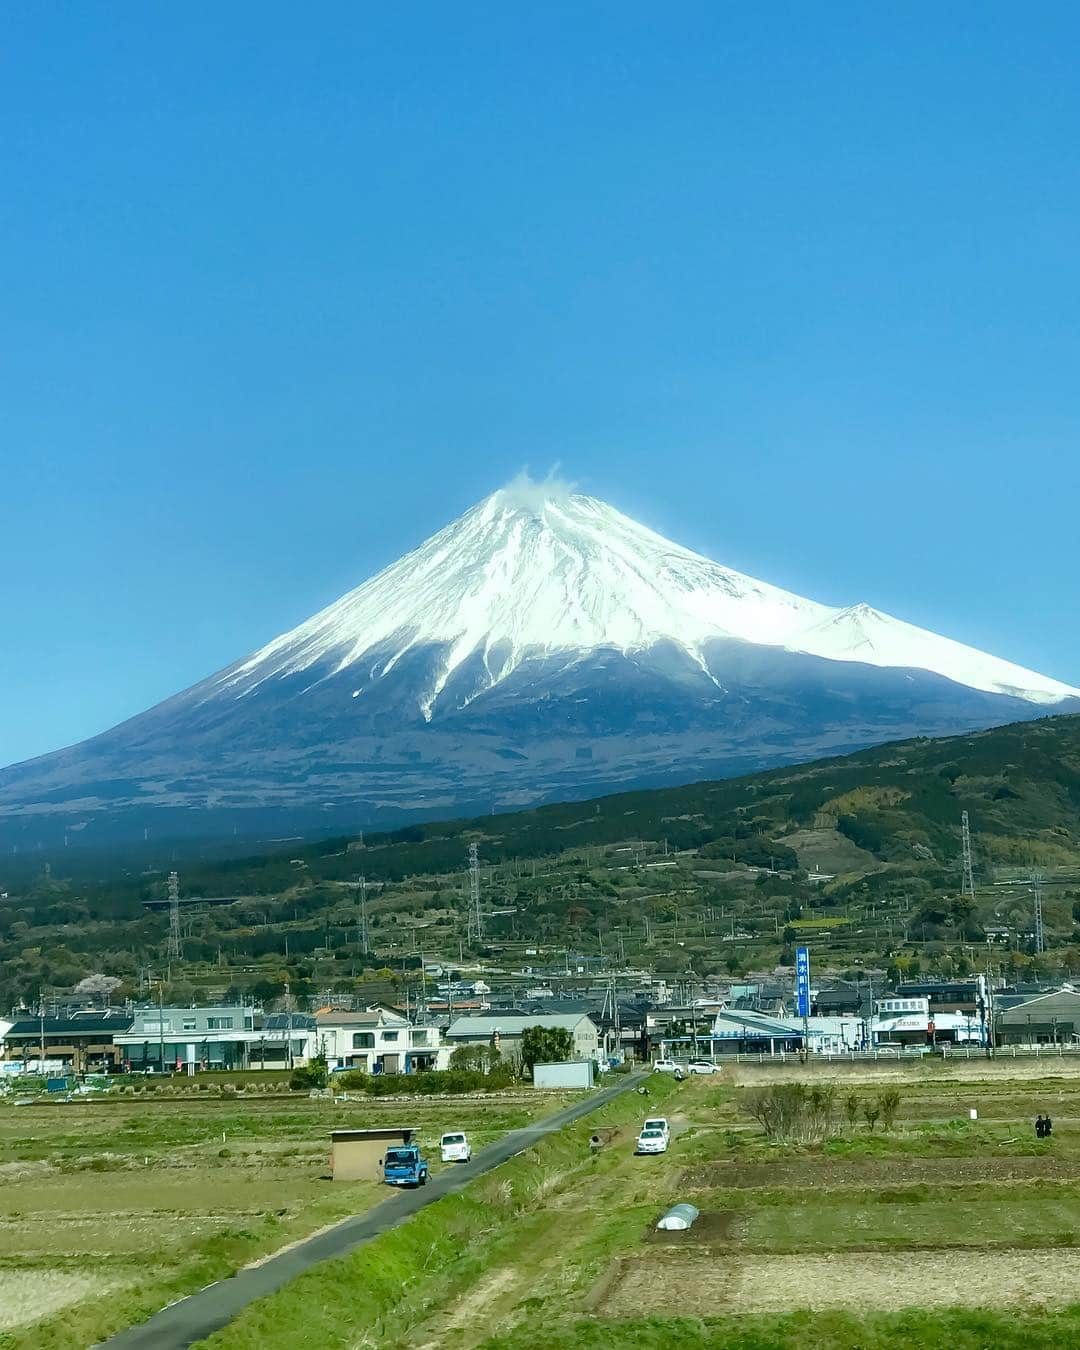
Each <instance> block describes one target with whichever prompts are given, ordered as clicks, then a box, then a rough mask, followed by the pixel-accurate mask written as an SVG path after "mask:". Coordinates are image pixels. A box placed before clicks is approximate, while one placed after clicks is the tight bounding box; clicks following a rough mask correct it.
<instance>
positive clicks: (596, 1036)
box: [445, 1013, 600, 1059]
mask: <svg viewBox="0 0 1080 1350" xmlns="http://www.w3.org/2000/svg"><path fill="white" fill-rule="evenodd" d="M528 1027H545V1028H552V1027H561V1028H563V1029H564V1030H566V1031H569V1033H570V1035H571V1036H572V1038H573V1041H574V1048H573V1051H572V1052H571V1057H572V1058H573V1059H596V1057H597V1056H598V1055H599V1053H600V1032H599V1030H598V1029H597V1026H596V1023H595V1022H594V1021H593V1020H592V1018H591V1017H589V1016H588V1014H587V1013H531V1014H529V1015H527V1016H524V1017H522V1016H515V1015H508V1016H502V1015H499V1014H492V1015H491V1016H486V1017H455V1018H454V1020H453V1021H452V1022H451V1023H450V1026H449V1028H448V1029H447V1032H446V1037H445V1039H446V1041H447V1043H448V1044H449V1045H451V1046H458V1045H497V1046H498V1048H499V1050H500V1051H501V1052H502V1053H503V1055H505V1056H507V1057H509V1058H515V1057H517V1056H519V1055H520V1053H521V1038H522V1036H524V1034H525V1031H526V1029H527V1028H528Z"/></svg>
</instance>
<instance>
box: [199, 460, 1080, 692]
mask: <svg viewBox="0 0 1080 1350" xmlns="http://www.w3.org/2000/svg"><path fill="white" fill-rule="evenodd" d="M731 639H736V640H738V641H741V642H746V643H753V644H758V645H764V646H772V647H782V648H786V649H787V650H788V651H792V652H803V653H807V654H810V655H815V656H821V657H826V658H828V659H830V660H834V661H855V662H864V663H866V664H868V665H874V666H890V667H910V668H915V669H920V670H926V671H932V672H934V673H936V674H939V675H944V676H946V677H947V678H948V679H951V680H955V681H956V682H958V683H960V684H963V685H967V686H968V687H970V688H972V689H979V690H985V691H988V692H993V693H1007V694H1010V695H1012V696H1013V697H1017V698H1021V699H1025V700H1028V701H1030V702H1035V703H1048V704H1049V703H1054V702H1056V701H1059V700H1062V699H1065V698H1068V697H1071V696H1074V695H1076V694H1077V692H1078V691H1077V690H1075V689H1071V688H1069V686H1067V685H1064V684H1062V683H1060V682H1059V681H1056V680H1051V679H1048V678H1046V677H1044V676H1041V675H1038V674H1035V673H1034V672H1032V671H1027V670H1024V669H1022V668H1020V667H1018V666H1014V665H1012V664H1010V663H1009V662H1006V661H1001V660H999V659H998V658H996V657H992V656H987V655H984V654H983V653H981V652H977V651H975V650H974V649H972V648H969V647H965V646H963V645H961V644H960V643H956V642H953V641H951V640H950V639H948V638H942V637H938V636H936V635H935V634H933V633H929V632H926V631H924V630H922V629H919V628H916V627H914V626H913V625H911V624H907V623H904V622H903V621H902V620H899V619H893V618H891V617H889V616H888V615H885V614H882V613H880V612H879V611H877V610H875V609H873V608H871V607H870V606H869V605H865V604H858V605H854V606H852V607H850V608H846V609H834V608H831V607H829V606H826V605H822V604H819V603H817V602H816V601H813V600H808V599H804V598H803V597H800V596H797V595H794V594H792V593H790V592H788V591H784V590H781V589H779V588H778V587H775V586H771V585H769V584H768V583H766V582H762V581H757V580H755V579H754V578H752V577H748V576H745V575H743V574H742V573H739V572H736V571H733V570H731V569H730V568H727V567H724V566H722V565H721V564H719V563H716V562H713V561H711V560H710V559H708V558H705V557H703V556H702V555H700V554H698V553H694V552H692V551H691V550H690V549H686V548H683V547H682V546H681V545H679V544H676V543H673V542H672V541H671V540H669V539H665V538H664V537H663V536H662V535H659V534H656V533H655V532H654V531H652V530H650V529H648V528H647V527H646V526H644V525H641V524H639V523H638V522H637V521H635V520H632V519H631V518H630V517H628V516H625V515H623V514H622V513H621V512H620V511H617V510H616V509H615V508H614V507H612V506H609V505H608V504H607V503H605V502H603V501H600V500H598V499H597V498H595V497H589V496H585V495H582V494H579V493H575V492H572V491H569V490H566V489H562V488H559V487H557V486H552V485H549V484H536V483H532V482H531V481H530V480H528V479H519V480H516V481H515V483H513V484H511V485H510V486H508V487H507V488H504V489H500V490H499V491H497V492H494V493H492V495H491V496H489V497H487V498H486V499H485V500H484V501H482V502H480V503H479V504H478V505H477V506H475V507H473V508H472V509H471V510H470V511H467V512H466V513H465V514H464V515H463V516H461V517H460V519H458V520H456V521H454V522H453V523H452V524H450V525H448V526H446V528H445V529H443V530H440V531H439V532H438V533H437V534H435V535H433V536H432V537H431V538H430V539H428V540H426V541H425V542H424V543H422V544H421V545H420V546H419V547H418V548H417V549H415V550H414V551H413V552H411V553H408V554H406V555H405V556H404V557H403V558H401V559H400V560H399V561H398V562H395V563H393V564H392V565H391V566H389V567H387V568H386V569H384V570H383V571H382V572H380V573H378V575H376V576H374V577H372V578H371V579H370V580H369V581H366V582H364V584H363V585H361V586H359V587H358V588H357V589H356V590H354V591H351V592H349V594H347V595H345V596H343V597H342V599H340V600H338V601H337V602H335V603H334V604H332V605H330V606H329V607H328V608H327V609H324V610H323V611H322V612H321V613H319V614H316V615H315V616H314V617H313V618H312V619H309V620H308V621H307V622H306V623H303V624H301V625H300V626H299V627H297V628H295V629H293V630H292V631H291V632H289V633H286V634H284V635H283V636H282V637H279V638H277V639H275V640H274V641H273V642H271V643H269V644H268V645H267V646H265V647H263V648H261V649H260V650H259V651H257V652H255V653H254V654H253V655H252V656H251V657H249V658H248V659H247V660H245V661H242V662H240V663H239V664H238V665H236V666H234V667H231V668H230V669H229V670H227V671H225V672H223V673H222V675H221V676H220V677H218V679H217V680H215V681H213V682H212V684H213V686H214V688H213V692H214V693H221V692H225V691H226V690H228V691H232V692H233V693H235V694H236V695H238V696H239V695H244V694H247V693H250V692H251V691H252V690H254V689H256V688H258V687H259V686H260V685H261V684H263V682H264V681H266V680H270V679H274V678H277V677H282V676H288V675H296V674H299V673H301V672H310V673H311V674H312V677H313V678H314V679H316V680H318V679H321V678H325V677H326V676H327V675H336V674H339V673H340V672H342V671H344V670H346V669H354V670H355V689H354V691H353V697H360V696H362V694H363V692H364V690H365V689H366V688H368V687H370V685H371V684H372V683H373V682H377V681H380V680H382V679H384V678H385V677H387V676H388V675H389V674H390V673H391V672H392V671H393V670H394V668H395V667H396V666H397V665H398V663H399V662H400V661H401V660H402V659H403V658H405V657H406V655H407V654H409V653H410V652H415V651H417V650H420V649H432V650H434V651H436V652H437V653H438V656H437V658H436V659H435V661H434V662H433V664H432V666H431V670H430V674H429V676H428V677H427V679H426V681H425V685H424V688H423V689H422V690H421V692H420V693H419V695H418V703H419V706H420V709H421V711H422V713H423V715H424V717H425V718H430V717H431V716H432V715H433V711H434V709H435V708H436V706H437V705H438V704H439V700H440V698H441V696H442V695H443V692H444V690H445V689H446V686H447V684H448V682H449V681H450V680H451V678H452V677H453V676H454V674H455V672H456V671H458V670H459V669H460V668H461V667H462V666H463V665H464V664H465V663H466V662H470V661H473V660H475V659H479V660H480V661H482V663H483V669H484V676H483V679H484V682H485V683H486V684H487V686H488V687H494V686H495V685H497V684H499V683H500V682H501V681H503V680H505V679H506V678H507V677H508V676H509V675H511V674H512V673H513V672H514V671H515V670H516V669H518V667H519V666H521V665H522V663H523V662H525V661H527V660H529V659H530V658H536V657H550V656H555V655H559V656H564V657H567V658H568V659H575V658H578V657H580V656H582V655H586V654H591V653H595V652H597V651H601V650H613V651H617V652H621V653H623V654H630V653H637V652H645V651H648V650H649V649H650V648H654V647H656V646H657V645H658V644H670V645H673V646H674V647H675V648H678V649H681V650H682V651H683V652H684V653H685V654H686V655H687V657H688V658H689V659H690V660H691V661H692V662H693V663H694V664H696V665H697V666H699V667H700V668H701V669H702V670H703V671H705V672H706V673H707V674H709V675H710V677H711V678H713V679H714V680H715V679H722V677H723V672H722V670H721V669H718V668H717V664H716V663H717V659H718V658H717V656H716V654H715V651H714V650H711V644H714V643H717V642H721V641H725V640H728V641H729V640H731Z"/></svg>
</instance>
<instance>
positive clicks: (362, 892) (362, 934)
mask: <svg viewBox="0 0 1080 1350" xmlns="http://www.w3.org/2000/svg"><path fill="white" fill-rule="evenodd" d="M356 894H357V896H358V898H359V902H360V904H359V912H358V913H357V916H356V927H357V934H358V936H359V938H360V950H361V951H362V952H363V953H364V955H365V956H367V955H368V951H369V948H368V926H367V877H364V876H362V877H361V878H360V880H359V881H358V882H357V883H356Z"/></svg>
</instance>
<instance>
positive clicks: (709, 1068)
mask: <svg viewBox="0 0 1080 1350" xmlns="http://www.w3.org/2000/svg"><path fill="white" fill-rule="evenodd" d="M686 1068H687V1072H688V1073H719V1072H720V1065H719V1064H714V1063H713V1062H712V1060H711V1059H692V1060H691V1061H690V1063H689V1064H688V1065H687V1066H686Z"/></svg>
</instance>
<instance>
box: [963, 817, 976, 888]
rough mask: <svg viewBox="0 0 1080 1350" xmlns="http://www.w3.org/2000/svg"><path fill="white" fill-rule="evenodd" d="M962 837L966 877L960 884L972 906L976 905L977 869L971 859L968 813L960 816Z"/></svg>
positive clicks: (964, 876)
mask: <svg viewBox="0 0 1080 1350" xmlns="http://www.w3.org/2000/svg"><path fill="white" fill-rule="evenodd" d="M960 836H961V838H962V840H963V843H964V875H963V879H962V880H961V882H960V890H961V892H962V893H963V894H964V895H966V896H967V898H968V899H969V900H970V901H971V903H972V904H975V868H974V865H973V863H972V858H971V824H970V822H969V820H968V813H967V812H966V811H964V812H963V813H962V814H961V816H960Z"/></svg>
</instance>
